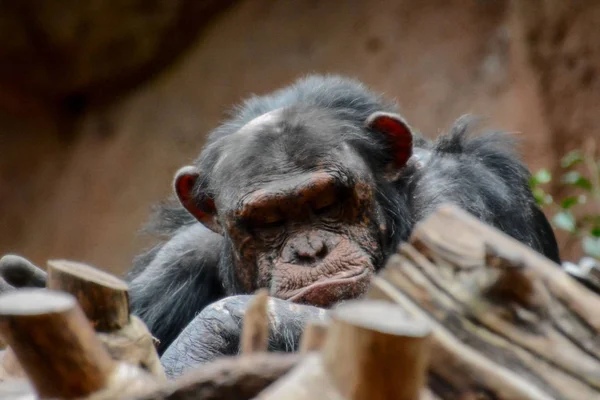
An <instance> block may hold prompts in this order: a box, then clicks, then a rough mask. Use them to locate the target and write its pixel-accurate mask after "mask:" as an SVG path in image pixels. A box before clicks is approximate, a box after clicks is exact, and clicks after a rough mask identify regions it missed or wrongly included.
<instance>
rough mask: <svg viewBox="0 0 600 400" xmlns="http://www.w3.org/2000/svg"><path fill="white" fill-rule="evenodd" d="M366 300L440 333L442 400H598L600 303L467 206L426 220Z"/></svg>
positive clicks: (437, 380) (435, 362) (435, 377)
mask: <svg viewBox="0 0 600 400" xmlns="http://www.w3.org/2000/svg"><path fill="white" fill-rule="evenodd" d="M369 296H370V297H371V298H380V299H388V300H391V301H394V302H396V303H397V304H400V305H401V306H402V308H404V309H405V310H406V311H409V312H410V313H411V314H412V315H414V316H416V317H418V318H424V319H425V320H427V321H428V323H429V324H430V325H431V326H432V327H433V328H434V329H433V339H434V350H433V351H432V359H431V367H430V374H429V384H430V387H431V388H432V390H433V391H434V392H435V393H436V395H438V396H439V397H441V398H443V399H446V398H448V399H449V398H455V397H456V396H459V395H467V394H469V395H480V396H483V397H482V398H494V399H515V398H519V399H584V398H585V399H588V398H597V397H598V396H600V357H599V355H600V353H599V352H600V336H599V335H598V333H599V330H598V327H599V325H598V324H599V321H600V320H599V318H600V312H599V311H598V310H600V298H598V296H596V295H595V294H594V293H593V292H591V291H589V290H588V289H587V288H585V287H584V286H583V285H581V284H580V283H578V282H577V281H575V280H574V279H572V278H571V277H570V276H568V274H566V273H565V272H564V271H562V270H561V269H560V268H559V266H557V265H555V264H554V263H552V262H551V261H549V260H547V259H546V258H545V257H543V256H541V255H539V254H538V253H536V252H534V251H533V250H531V249H530V248H528V247H526V246H524V245H522V244H521V243H519V242H517V241H516V240H514V239H512V238H510V237H508V236H507V235H504V234H503V233H501V232H500V231H498V230H496V229H494V228H492V227H489V226H486V225H484V224H483V223H481V222H480V221H478V220H477V219H476V218H474V217H473V216H471V215H469V214H468V213H466V212H464V211H462V210H460V209H457V208H455V207H452V206H445V207H442V208H441V209H440V210H439V211H438V212H437V213H435V214H434V215H432V216H431V217H430V218H428V219H427V220H426V221H424V222H422V223H421V224H419V225H418V226H417V227H416V229H415V231H414V233H413V235H412V237H411V239H410V244H404V245H403V246H401V251H400V254H399V255H395V256H394V257H392V258H391V259H390V262H389V263H388V265H387V267H386V268H385V269H384V270H383V271H382V273H381V274H380V275H379V276H378V277H377V278H376V279H375V280H374V282H373V284H372V287H371V292H370V294H369Z"/></svg>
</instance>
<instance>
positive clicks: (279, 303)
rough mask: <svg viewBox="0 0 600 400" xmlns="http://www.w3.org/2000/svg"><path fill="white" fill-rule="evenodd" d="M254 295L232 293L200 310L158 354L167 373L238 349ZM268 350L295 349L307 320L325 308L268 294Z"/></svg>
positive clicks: (323, 314) (321, 317) (322, 314)
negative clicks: (243, 325)
mask: <svg viewBox="0 0 600 400" xmlns="http://www.w3.org/2000/svg"><path fill="white" fill-rule="evenodd" d="M253 298H254V296H251V295H240V296H231V297H227V298H224V299H222V300H219V301H217V302H215V303H213V304H211V305H209V306H207V307H206V308H204V310H202V312H201V313H200V314H198V315H197V316H196V317H195V318H194V319H193V320H192V321H191V322H190V323H189V324H188V325H187V327H186V328H185V329H184V330H183V331H182V332H181V334H180V335H179V337H177V339H175V341H174V342H173V343H172V344H171V345H170V346H169V347H168V348H167V350H166V351H165V353H164V354H163V356H162V357H161V363H162V364H163V366H164V368H165V371H166V373H167V376H169V377H170V378H174V377H177V376H180V375H181V374H183V373H184V372H186V371H187V370H188V369H190V368H193V367H195V366H197V365H200V364H204V363H206V362H209V361H212V360H213V359H214V358H216V357H219V356H223V355H236V354H238V352H239V347H240V339H241V333H242V323H243V317H244V313H245V311H246V309H247V307H248V305H249V304H250V302H251V300H252V299H253ZM268 311H269V332H270V335H269V349H270V350H272V351H296V350H297V349H298V345H299V342H300V336H301V335H302V331H303V330H304V326H305V324H306V323H307V322H309V321H313V320H324V319H325V318H326V311H325V309H322V308H317V307H313V306H307V305H300V304H294V303H291V302H289V301H286V300H281V299H277V298H274V297H270V298H269V301H268Z"/></svg>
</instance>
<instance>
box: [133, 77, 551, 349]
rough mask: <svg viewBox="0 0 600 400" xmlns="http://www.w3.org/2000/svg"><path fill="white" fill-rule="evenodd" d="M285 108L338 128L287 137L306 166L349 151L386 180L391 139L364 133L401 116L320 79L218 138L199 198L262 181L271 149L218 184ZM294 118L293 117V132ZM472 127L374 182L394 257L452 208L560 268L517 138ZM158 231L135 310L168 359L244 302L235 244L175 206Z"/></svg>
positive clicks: (138, 284)
mask: <svg viewBox="0 0 600 400" xmlns="http://www.w3.org/2000/svg"><path fill="white" fill-rule="evenodd" d="M282 107H285V108H294V109H302V110H304V112H305V114H304V115H306V112H309V113H314V115H315V120H318V117H319V115H323V114H325V115H327V116H329V117H331V118H330V121H334V123H331V122H330V125H328V126H327V129H325V131H321V132H318V134H319V136H318V137H317V136H315V137H314V138H313V139H314V140H311V141H306V140H304V141H302V140H300V141H299V140H297V139H295V138H294V137H292V136H291V135H290V136H289V137H286V140H287V145H289V146H294V149H296V150H297V152H298V153H301V154H303V157H304V156H305V157H309V156H311V155H314V153H316V152H318V151H319V149H320V148H323V147H326V146H335V145H338V144H339V143H342V142H345V143H347V144H349V145H350V146H352V148H353V149H355V150H356V151H357V152H358V154H360V156H361V157H362V158H363V159H364V160H365V161H366V163H367V164H368V166H369V167H370V169H371V171H372V172H373V175H374V176H383V173H382V171H383V169H384V168H385V166H386V165H388V164H389V162H390V160H391V158H392V156H393V154H391V153H390V148H389V144H388V143H387V141H386V140H387V139H386V138H384V137H382V136H378V135H377V133H375V132H372V131H370V130H368V129H365V128H364V123H365V120H366V119H367V118H368V117H369V115H371V114H372V113H373V112H376V111H387V112H397V108H396V106H395V105H394V104H393V103H390V102H388V101H386V100H384V99H382V98H381V97H379V96H377V95H375V94H373V93H371V92H370V91H369V90H367V89H366V88H365V87H364V86H363V85H362V84H360V83H359V82H356V81H354V80H349V79H344V78H341V77H336V76H325V77H320V76H312V77H308V78H306V79H303V80H300V81H299V82H297V83H296V84H294V85H292V86H290V87H288V88H285V89H282V90H279V91H277V92H275V93H273V94H271V95H268V96H256V97H253V98H251V99H250V100H248V101H246V102H245V103H244V104H243V105H241V106H240V107H238V108H236V109H235V110H234V111H233V114H232V116H231V118H230V119H229V120H228V121H227V122H225V123H224V124H223V125H221V126H220V127H218V128H217V129H215V130H214V131H213V132H212V133H211V134H210V136H209V138H208V140H207V143H206V145H205V148H204V150H203V152H202V153H201V155H200V157H199V158H198V160H197V161H196V165H198V166H199V169H200V170H201V171H203V174H204V175H205V176H206V179H204V180H203V181H202V182H200V184H199V185H198V187H197V188H196V189H197V190H198V193H199V190H200V189H202V190H203V191H206V192H208V193H211V192H214V191H216V190H219V189H220V188H222V187H234V188H235V182H236V181H244V180H247V179H251V178H252V177H253V176H256V175H257V174H260V173H261V171H260V170H259V168H260V166H258V164H257V163H256V161H253V160H256V158H257V157H263V154H268V152H267V151H265V148H268V146H269V145H270V144H269V143H268V142H264V143H258V144H256V148H246V149H244V152H245V153H247V154H250V155H249V156H247V157H246V156H242V155H240V156H239V157H238V158H239V160H236V162H237V163H238V164H237V167H236V168H235V169H234V170H232V171H229V174H228V175H226V176H225V175H221V176H219V178H218V179H217V178H214V179H212V178H213V176H212V175H211V174H212V171H213V168H214V166H215V162H216V161H217V160H218V159H219V156H220V155H221V154H223V153H225V152H230V151H232V150H231V147H232V144H231V143H230V142H229V141H228V139H227V138H228V137H229V135H231V134H233V133H234V132H236V131H237V130H238V129H240V128H241V127H242V126H244V125H245V124H246V123H248V122H249V121H251V120H252V119H254V118H255V117H257V116H260V115H262V114H264V113H266V112H269V111H272V110H275V109H279V108H282ZM293 118H294V114H292V113H291V114H290V124H293V123H294V121H293ZM300 122H302V121H300ZM471 124H472V123H471V119H470V118H468V117H463V118H461V119H459V120H458V121H457V122H456V123H455V125H454V126H453V127H452V128H451V129H450V131H449V132H448V133H447V134H445V135H442V136H441V137H439V138H438V139H437V140H436V141H435V142H429V141H427V140H425V139H424V138H423V137H422V136H421V135H420V134H418V133H417V134H416V135H415V139H414V146H415V147H416V148H419V149H422V150H424V151H425V153H426V154H430V157H429V159H428V161H427V162H426V165H425V167H424V168H417V167H416V166H415V165H413V164H410V165H408V166H407V167H405V168H404V169H403V171H402V173H401V174H400V176H399V177H398V179H397V180H396V181H393V182H391V183H390V182H388V181H386V180H384V179H381V180H379V181H377V182H374V183H375V185H376V188H377V201H378V202H379V204H380V205H381V206H382V208H383V209H384V210H385V214H386V215H385V218H386V224H387V227H388V232H389V237H388V238H387V239H388V240H387V242H386V243H385V247H386V250H385V254H386V255H388V256H389V255H390V254H392V253H393V251H394V250H395V249H396V248H397V245H398V244H399V243H400V242H401V241H403V240H406V239H407V238H408V236H409V235H410V233H411V231H412V229H413V227H414V224H415V223H416V222H417V221H419V220H421V219H423V218H424V217H426V216H427V215H428V214H429V213H431V212H432V211H433V210H434V209H435V208H436V207H437V206H438V205H440V204H441V203H443V202H451V203H455V204H457V205H459V206H460V207H462V208H464V209H466V210H467V211H469V212H470V213H472V214H474V215H475V216H477V217H478V218H480V219H481V220H483V221H484V222H486V223H488V224H491V225H493V226H496V227H497V228H499V229H501V230H502V231H504V232H506V233H507V234H508V235H511V236H513V237H514V238H516V239H518V240H520V241H521V242H523V243H525V244H527V245H529V246H531V247H532V248H533V249H535V250H537V251H539V252H541V253H542V254H545V255H546V256H547V257H549V258H550V259H552V260H553V261H556V262H559V255H558V248H557V244H556V240H555V237H554V234H553V232H552V229H551V228H550V226H549V224H548V221H547V220H546V218H545V217H544V215H543V214H542V213H541V211H540V210H539V209H538V208H537V207H536V205H535V203H534V200H533V197H532V194H531V192H530V190H529V187H528V179H529V172H528V170H527V168H526V167H525V166H524V165H523V164H522V163H521V162H520V161H519V160H518V159H517V157H516V156H515V154H514V151H513V140H512V138H511V137H510V136H508V135H507V134H504V133H501V132H491V133H484V134H482V135H479V136H475V137H470V136H469V135H468V131H469V127H470V126H471ZM311 143H312V144H311ZM238 150H239V149H238ZM238 152H239V151H238ZM236 156H237V154H236ZM264 157H266V156H264ZM275 161H276V160H274V162H275ZM269 165H276V164H269ZM271 168H276V167H271ZM281 173H282V174H284V173H285V170H284V169H282V170H281ZM224 182H227V183H228V184H227V185H225V184H224ZM149 229H150V231H152V232H154V233H156V234H158V235H160V236H162V237H163V238H164V239H165V242H164V243H161V244H160V245H158V246H157V247H155V248H153V249H151V250H149V251H148V252H146V253H145V254H142V255H141V256H139V257H138V258H137V259H136V260H135V262H134V267H133V269H132V271H131V273H130V275H129V281H130V285H131V300H132V301H131V305H132V309H133V312H134V313H135V314H137V315H139V316H140V317H141V318H142V319H143V320H144V321H145V322H146V324H147V325H148V327H149V328H150V330H151V332H152V333H153V334H154V335H155V336H156V337H158V339H160V341H161V345H160V351H161V352H162V351H164V350H165V349H166V348H167V346H168V345H169V344H170V343H171V342H172V341H173V340H174V339H175V338H176V336H177V335H178V334H179V332H181V331H182V329H184V328H185V326H186V325H187V324H188V322H189V321H190V320H192V319H193V317H194V316H195V315H196V314H198V313H199V312H200V311H201V310H202V309H203V308H204V307H205V306H206V305H208V304H210V303H212V302H214V301H216V300H218V299H220V298H222V297H224V296H226V295H232V294H242V293H240V291H239V288H238V287H237V286H236V282H235V279H234V278H233V276H232V263H231V256H232V249H231V248H230V246H231V245H230V244H229V241H228V240H226V239H225V240H224V239H223V238H222V237H220V236H219V235H217V234H215V233H213V232H212V231H209V230H208V229H206V228H204V227H203V226H202V225H200V224H199V223H198V222H196V221H195V220H194V219H193V217H191V215H189V214H188V213H187V211H185V210H184V209H183V208H182V207H181V206H180V205H178V203H177V202H176V201H175V200H174V199H173V200H172V201H171V202H169V203H167V204H163V205H161V206H160V207H159V208H158V210H157V213H156V215H155V217H154V219H153V220H152V221H151V223H150V228H149ZM383 262H385V260H383ZM383 262H382V263H381V265H379V266H378V267H381V266H383Z"/></svg>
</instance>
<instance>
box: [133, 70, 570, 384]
mask: <svg viewBox="0 0 600 400" xmlns="http://www.w3.org/2000/svg"><path fill="white" fill-rule="evenodd" d="M471 121H472V119H471V118H470V117H461V118H460V119H458V121H457V122H456V123H455V124H454V125H453V126H452V127H451V128H450V130H449V132H448V133H446V134H443V135H441V136H440V137H439V138H438V139H437V140H435V141H429V140H427V139H426V138H425V137H424V136H423V135H421V134H420V133H419V132H417V131H415V130H414V129H412V128H411V127H410V126H409V125H408V124H407V122H406V121H405V120H404V119H403V118H402V117H401V116H400V115H399V114H398V112H397V107H396V105H395V104H394V103H392V102H390V101H387V100H385V99H383V98H382V97H380V96H379V95H377V94H375V93H372V92H371V91H370V90H368V89H367V88H366V87H365V86H363V84H361V83H360V82H357V81H355V80H353V79H347V78H344V77H339V76H309V77H306V78H303V79H301V80H299V81H297V82H296V83H294V84H292V85H291V86H289V87H286V88H284V89H281V90H278V91H276V92H274V93H272V94H270V95H266V96H255V97H252V98H250V99H249V100H247V101H246V102H245V103H243V105H241V106H240V107H239V108H237V109H236V110H235V111H234V112H233V115H232V116H231V118H230V119H229V120H228V121H226V122H225V123H223V124H222V125H221V126H219V127H217V128H216V129H215V130H214V131H213V132H212V133H211V134H210V135H209V137H208V139H207V142H206V144H205V146H204V149H203V150H202V152H201V154H200V156H199V157H198V159H197V160H195V161H194V162H193V164H192V165H191V166H187V167H184V168H182V169H180V170H179V171H178V172H177V173H176V175H175V179H174V191H175V194H176V197H174V198H173V199H172V200H171V201H170V202H166V203H163V204H161V205H160V206H159V207H158V209H157V213H156V214H155V217H154V218H153V220H152V221H151V223H150V230H151V231H153V232H156V233H158V234H160V235H163V237H164V238H165V241H164V242H162V243H161V244H159V245H158V246H156V247H154V248H152V249H150V250H149V251H147V252H145V253H144V254H142V255H140V256H138V257H137V258H136V260H135V261H134V267H133V268H132V270H131V272H130V273H129V275H128V280H129V282H130V288H131V306H132V310H133V312H134V313H136V314H137V315H139V316H140V317H141V318H142V319H143V320H144V321H145V322H146V324H147V325H148V326H149V328H150V330H151V332H152V333H153V334H154V335H155V336H156V337H157V338H158V339H159V340H160V352H161V353H162V352H165V350H167V348H169V346H170V345H171V344H173V345H172V346H171V348H169V349H168V350H167V351H166V353H165V355H164V356H163V362H165V363H166V364H168V365H169V368H171V369H172V370H171V371H170V373H171V374H177V373H178V372H177V369H178V368H179V369H181V368H182V365H183V366H184V367H185V366H186V365H189V364H193V363H195V362H198V361H199V360H205V359H209V358H210V357H213V356H214V355H218V354H224V353H227V354H232V353H235V352H236V351H237V347H236V346H237V342H236V340H237V339H238V338H239V332H240V320H241V316H242V314H243V310H244V307H245V306H246V304H247V302H248V300H249V299H250V296H247V294H251V293H253V292H254V291H255V290H257V289H258V288H267V289H268V290H269V292H270V295H271V296H272V300H271V301H272V304H271V306H272V312H273V315H274V316H275V322H274V325H275V329H274V336H275V337H276V338H278V339H277V340H278V341H277V340H275V341H274V344H273V346H274V348H278V347H279V348H280V349H281V348H284V349H288V350H290V349H293V348H294V347H295V345H296V343H295V342H296V339H297V338H298V335H299V333H300V331H301V330H302V326H303V323H304V322H305V321H306V320H307V319H308V318H313V317H315V316H316V315H317V316H318V315H322V314H323V312H322V311H321V309H323V308H328V307H330V306H332V305H334V304H335V303H338V302H340V301H344V300H346V299H352V298H356V297H359V296H361V295H362V294H363V293H364V292H365V290H366V289H367V287H368V284H369V282H370V280H371V278H372V276H373V275H374V273H375V272H376V271H377V270H378V269H380V268H381V267H382V266H383V265H384V263H385V261H386V259H387V258H388V256H390V255H391V254H392V253H394V251H395V250H396V248H397V246H398V244H399V243H400V242H401V241H403V240H406V239H407V238H408V237H409V235H410V233H411V231H412V229H413V227H414V226H415V223H417V222H418V221H420V220H422V219H423V218H425V217H426V216H428V215H429V214H430V213H431V212H432V211H433V210H435V209H436V207H438V206H439V205H440V204H442V203H444V202H448V203H454V204H457V205H458V206H460V207H462V208H463V209H465V210H467V211H469V212H470V213H472V214H474V215H475V216H477V217H478V218H480V219H481V220H483V221H484V222H486V223H488V224H490V225H492V226H495V227H497V228H499V229H500V230H502V231H504V232H506V233H507V234H508V235H510V236H512V237H514V238H516V239H517V240H519V241H521V242H522V243H524V244H526V245H528V246H530V247H531V248H533V249H535V250H536V251H538V252H540V253H542V254H544V255H545V256H547V257H548V258H549V259H551V260H553V261H555V262H557V263H559V262H560V259H559V254H558V246H557V243H556V239H555V236H554V233H553V231H552V229H551V227H550V225H549V223H548V221H547V219H546V217H545V216H544V214H543V213H542V212H541V211H540V210H539V209H538V207H537V206H536V204H535V201H534V198H533V196H532V193H531V192H530V189H529V186H528V179H529V172H528V170H527V169H526V167H525V166H524V165H523V164H522V163H521V162H520V161H519V160H518V158H517V157H516V156H515V154H514V153H513V140H512V138H511V137H510V136H508V135H507V134H504V133H502V132H488V133H484V134H482V135H478V136H474V137H471V136H469V134H468V133H469V128H470V126H471ZM244 295H246V296H244ZM221 299H222V300H221ZM218 300H221V301H218ZM209 304H212V305H211V306H210V307H206V306H207V305H209ZM192 320H193V322H192V323H191V324H190V321H192ZM188 324H189V325H188ZM186 326H188V327H187V329H185V331H184V332H183V333H182V334H181V335H180V333H181V332H182V330H184V328H186ZM278 334H279V336H278ZM178 335H179V338H178V339H177V341H176V342H175V343H173V341H174V340H175V339H176V338H177V337H178ZM164 360H166V361H164Z"/></svg>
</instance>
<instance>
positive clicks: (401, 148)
mask: <svg viewBox="0 0 600 400" xmlns="http://www.w3.org/2000/svg"><path fill="white" fill-rule="evenodd" d="M366 126H367V127H368V128H370V129H373V130H375V131H377V132H380V133H382V134H384V135H386V136H387V138H388V140H389V141H390V143H391V146H392V151H393V160H394V161H393V162H394V167H395V168H397V169H400V168H402V167H404V166H405V165H406V163H407V162H408V159H409V158H410V156H412V150H413V135H412V129H411V128H410V126H409V125H408V124H407V123H406V121H404V119H403V118H402V117H401V116H399V115H397V114H392V113H386V112H375V113H373V114H371V115H370V116H369V118H367V121H366Z"/></svg>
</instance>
